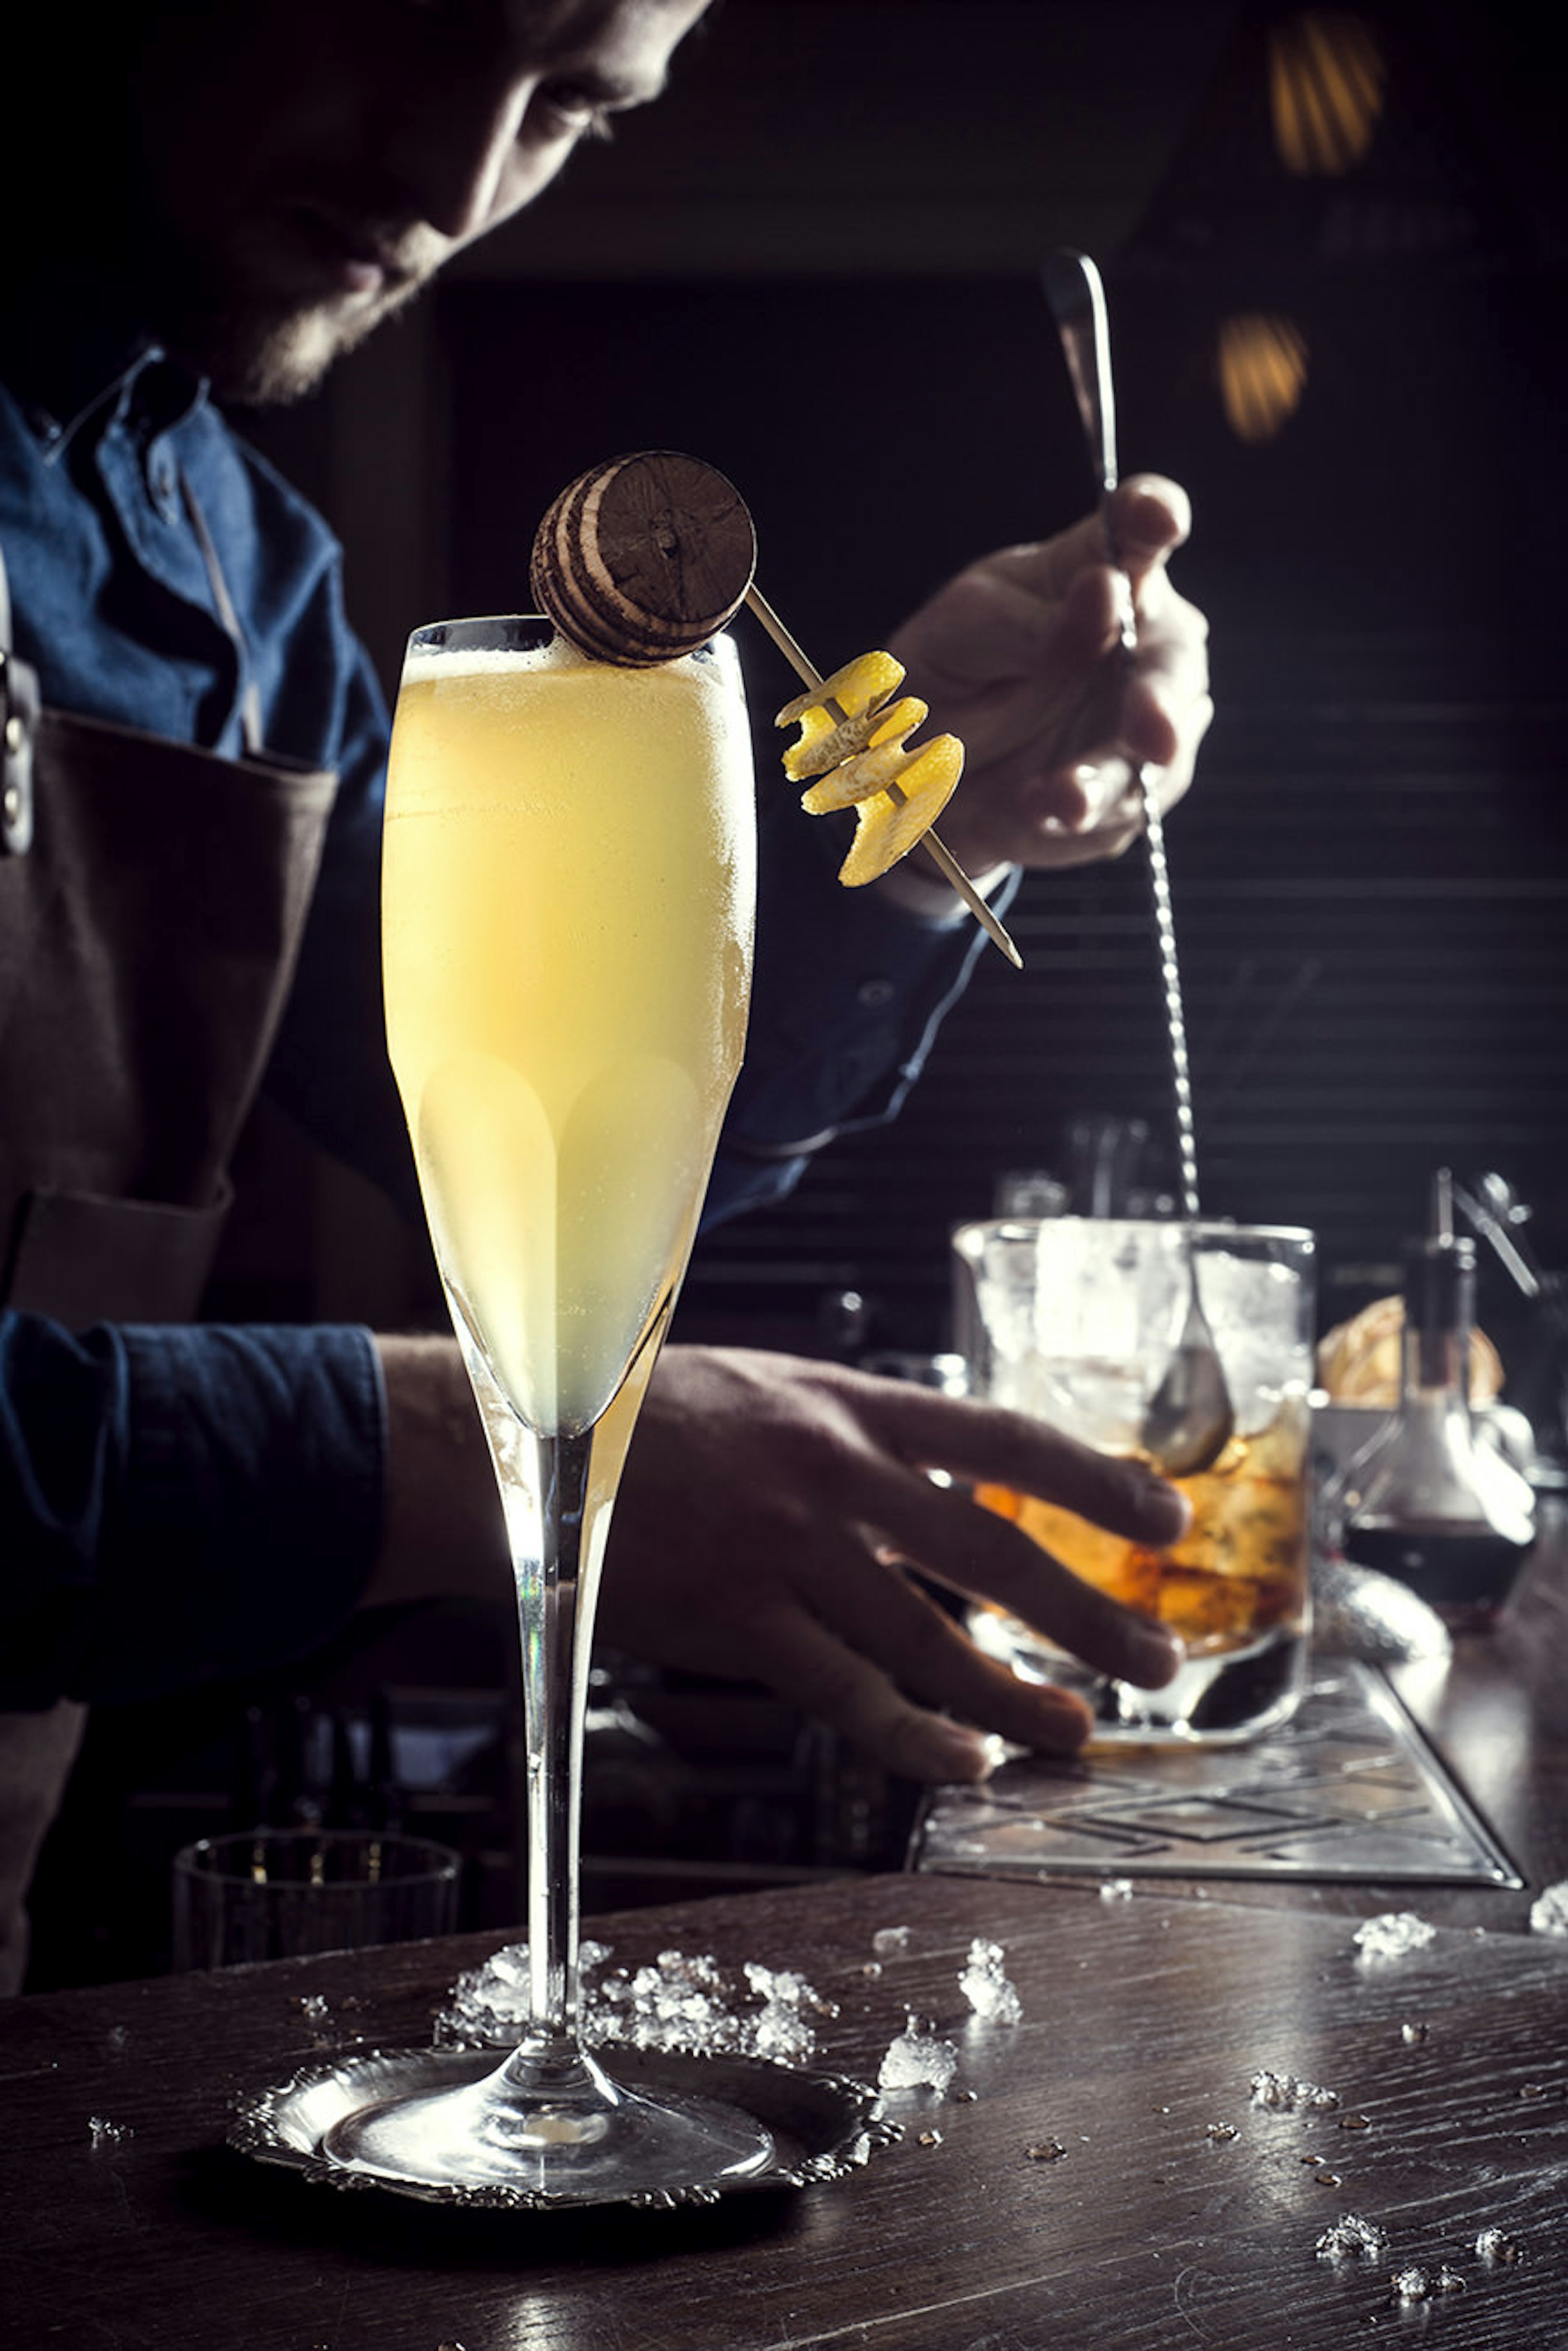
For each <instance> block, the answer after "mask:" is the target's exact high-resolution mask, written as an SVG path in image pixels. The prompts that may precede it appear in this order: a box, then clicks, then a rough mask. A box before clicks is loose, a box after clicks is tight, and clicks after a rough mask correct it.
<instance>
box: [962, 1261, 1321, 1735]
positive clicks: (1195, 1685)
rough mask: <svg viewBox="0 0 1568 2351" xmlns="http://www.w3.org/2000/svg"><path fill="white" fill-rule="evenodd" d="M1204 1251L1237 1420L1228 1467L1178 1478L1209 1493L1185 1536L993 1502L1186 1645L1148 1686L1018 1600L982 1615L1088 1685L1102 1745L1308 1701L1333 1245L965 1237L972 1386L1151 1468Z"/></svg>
mask: <svg viewBox="0 0 1568 2351" xmlns="http://www.w3.org/2000/svg"><path fill="white" fill-rule="evenodd" d="M1189 1249H1190V1251H1191V1259H1192V1267H1193V1269H1194V1270H1195V1272H1196V1279H1197V1282H1198V1288H1199V1297H1200V1299H1201V1301H1202V1306H1203V1310H1204V1313H1205V1316H1206V1319H1207V1321H1208V1323H1209V1326H1210V1332H1211V1333H1212V1336H1213V1340H1214V1344H1215V1347H1216V1349H1217V1351H1218V1353H1219V1356H1220V1364H1221V1367H1222V1369H1223V1372H1224V1374H1225V1383H1226V1386H1227V1388H1228V1389H1229V1392H1230V1397H1231V1405H1232V1407H1233V1410H1234V1415H1235V1427H1234V1433H1233V1434H1232V1435H1231V1437H1230V1440H1229V1442H1228V1443H1227V1444H1226V1445H1225V1446H1224V1447H1223V1449H1222V1450H1221V1452H1220V1454H1219V1456H1218V1458H1216V1459H1215V1460H1214V1461H1213V1462H1212V1463H1211V1464H1210V1466H1209V1467H1208V1468H1204V1469H1202V1470H1200V1471H1199V1473H1198V1474H1196V1475H1194V1476H1190V1477H1182V1478H1178V1479H1176V1481H1175V1482H1176V1483H1177V1484H1178V1485H1179V1487H1180V1488H1181V1489H1182V1491H1183V1492H1184V1493H1185V1494H1186V1495H1187V1496H1188V1498H1189V1500H1190V1502H1191V1504H1192V1524H1191V1527H1190V1528H1189V1531H1188V1532H1187V1534H1186V1535H1185V1536H1184V1537H1183V1538H1182V1540H1181V1541H1179V1542H1177V1543H1173V1544H1172V1545H1170V1547H1169V1548H1168V1549H1167V1550H1153V1549H1150V1548H1148V1547H1147V1546H1144V1545H1141V1544H1137V1543H1132V1542H1128V1541H1127V1540H1126V1539H1125V1538H1124V1537H1122V1536H1119V1535H1113V1534H1108V1533H1106V1531H1104V1529H1102V1528H1098V1527H1095V1526H1092V1525H1090V1524H1089V1523H1088V1522H1087V1521H1086V1520H1083V1519H1080V1518H1077V1517H1075V1515H1074V1513H1073V1512H1071V1511H1069V1510H1060V1509H1057V1508H1056V1507H1055V1506H1054V1505H1053V1504H1051V1503H1047V1502H1043V1501H1040V1500H1038V1499H1035V1498H1034V1497H1033V1496H1029V1495H1023V1494H1016V1493H1012V1492H1009V1491H1008V1490H1006V1489H1003V1488H1001V1487H985V1486H982V1487H981V1488H980V1489H979V1492H978V1497H977V1499H980V1500H981V1501H982V1502H984V1503H986V1504H987V1505H988V1506H989V1507H990V1508H991V1509H992V1510H997V1511H1000V1512H1001V1513H1002V1515H1004V1516H1005V1517H1007V1518H1010V1519H1012V1520H1016V1522H1017V1523H1018V1524H1019V1525H1020V1526H1022V1527H1023V1529H1024V1531H1025V1532H1027V1533H1028V1534H1030V1535H1032V1536H1033V1539H1034V1540H1035V1541H1036V1542H1038V1543H1039V1544H1041V1545H1042V1547H1043V1548H1044V1550H1046V1551H1048V1552H1051V1554H1052V1556H1053V1557H1054V1558H1055V1559H1057V1560H1059V1561H1060V1562H1062V1564H1063V1565H1064V1566H1065V1567H1068V1568H1070V1569H1071V1570H1072V1571H1073V1573H1075V1575H1079V1576H1082V1577H1083V1578H1084V1580H1085V1582H1086V1583H1093V1584H1094V1585H1096V1587H1097V1588H1098V1589H1099V1590H1101V1591H1103V1592H1107V1593H1110V1594H1111V1595H1112V1596H1113V1597H1114V1598H1115V1599H1117V1600H1120V1601H1124V1602H1125V1603H1126V1604H1127V1606H1129V1607H1132V1608H1137V1609H1141V1610H1142V1611H1144V1613H1145V1614H1147V1615H1150V1616H1153V1617H1155V1618H1157V1619H1158V1621H1159V1622H1160V1623H1161V1624H1163V1625H1167V1626H1168V1627H1169V1629H1170V1630H1171V1631H1172V1632H1174V1633H1177V1634H1179V1635H1180V1636H1181V1638H1182V1640H1183V1641H1184V1642H1185V1644H1186V1648H1187V1661H1186V1663H1185V1664H1184V1665H1183V1667H1181V1669H1180V1670H1179V1673H1178V1674H1177V1676H1176V1678H1175V1679H1174V1680H1173V1681H1171V1682H1169V1683H1168V1684H1167V1686H1166V1687H1164V1688H1163V1689H1158V1690H1144V1689H1135V1688H1134V1687H1131V1686H1130V1685H1129V1684H1127V1683H1125V1682H1119V1681H1116V1680H1113V1679H1111V1678H1110V1677H1106V1676H1105V1675H1100V1674H1096V1673H1094V1672H1092V1671H1091V1670H1090V1669H1089V1668H1087V1667H1085V1666H1083V1665H1082V1664H1081V1663H1080V1662H1079V1661H1078V1660H1077V1659H1076V1658H1074V1657H1072V1656H1068V1655H1067V1654H1066V1653H1065V1652H1064V1651H1062V1650H1059V1649H1057V1648H1056V1647H1054V1645H1053V1644H1052V1643H1051V1642H1050V1641H1048V1640H1047V1639H1046V1638H1045V1637H1044V1635H1041V1634H1040V1633H1038V1632H1036V1631H1035V1630H1034V1629H1033V1627H1031V1626H1028V1625H1021V1624H1020V1623H1018V1622H1017V1620H1016V1619H1014V1618H1012V1617H1010V1616H1008V1615H1006V1614H1004V1613H1003V1612H1002V1611H1001V1610H998V1609H993V1608H984V1607H980V1608H976V1609H975V1610H973V1611H972V1612H971V1631H972V1632H973V1634H974V1636H975V1639H976V1640H977V1642H978V1643H979V1644H980V1646H981V1647H982V1648H984V1649H986V1650H987V1652H988V1653H989V1654H990V1655H992V1656H998V1657H1001V1658H1002V1659H1003V1660H1004V1661H1005V1662H1006V1663H1007V1664H1009V1665H1011V1666H1012V1667H1013V1668H1014V1669H1015V1670H1016V1671H1018V1672H1020V1673H1023V1674H1026V1675H1032V1676H1033V1677H1036V1678H1039V1679H1047V1680H1050V1681H1053V1682H1057V1683H1060V1684H1063V1685H1064V1687H1068V1688H1072V1689H1076V1690H1077V1691H1079V1692H1080V1694H1081V1695H1082V1696H1083V1697H1084V1698H1085V1699H1086V1700H1087V1701H1088V1704H1089V1706H1090V1708H1091V1709H1092V1711H1093V1714H1094V1718H1095V1730H1094V1736H1095V1737H1096V1739H1100V1740H1119V1741H1130V1742H1139V1741H1141V1742H1145V1743H1148V1742H1159V1741H1175V1740H1180V1741H1184V1742H1198V1743H1201V1744H1208V1745H1222V1744H1232V1745H1233V1744H1237V1743H1240V1742H1241V1741H1242V1740H1248V1739H1252V1738H1256V1737H1257V1736H1258V1735H1259V1734H1260V1733H1262V1732H1263V1731H1265V1730H1268V1729H1272V1728H1273V1727H1274V1726H1275V1725H1276V1724H1278V1723H1281V1722H1282V1721H1284V1720H1285V1719H1287V1718H1288V1717H1289V1716H1290V1715H1291V1714H1292V1713H1293V1711H1294V1709H1295V1707H1296V1705H1297V1702H1298V1700H1299V1698H1300V1697H1301V1693H1302V1689H1303V1682H1304V1676H1305V1668H1306V1645H1307V1635H1308V1617H1309V1609H1310V1586H1309V1531H1310V1529H1309V1521H1310V1501H1311V1496H1310V1491H1309V1483H1308V1480H1309V1467H1310V1445H1309V1437H1310V1426H1311V1421H1310V1406H1309V1402H1308V1398H1309V1393H1310V1390H1311V1385H1312V1376H1313V1363H1312V1336H1313V1249H1314V1245H1313V1237H1312V1235H1311V1234H1310V1233H1308V1232H1304V1231H1300V1230H1296V1229H1293V1228H1284V1227H1254V1226H1245V1225H1230V1224H1203V1223H1200V1224H1197V1225H1189V1224H1187V1223H1185V1222H1183V1221H1179V1220H1176V1219H1171V1220H1169V1221H1164V1220H1149V1221H1147V1222H1144V1221H1137V1220H1134V1219H1127V1218H1117V1217H1018V1218H1012V1219H1005V1218H1004V1219H997V1220H992V1221H990V1222H987V1223H981V1224H971V1225H965V1226H963V1227H961V1228H960V1230H959V1231H958V1232H957V1233H956V1234H955V1235H954V1237H953V1250H954V1268H955V1298H956V1314H955V1321H956V1333H957V1343H958V1347H959V1350H960V1352H961V1353H962V1354H963V1355H965V1356H966V1358H967V1359H968V1362H969V1366H970V1382H971V1389H972V1392H973V1393H974V1394H975V1395H983V1396H988V1397H990V1398H991V1399H992V1401H993V1402H995V1403H998V1404H1004V1405H1012V1406H1013V1407H1014V1408H1015V1409H1017V1410H1019V1411H1021V1412H1027V1413H1032V1414H1034V1415H1036V1416H1038V1417H1039V1418H1040V1419H1042V1420H1046V1421H1049V1422H1050V1423H1051V1424H1052V1426H1054V1427H1056V1428H1060V1429H1062V1430H1063V1431H1064V1432H1065V1433H1066V1434H1067V1435H1068V1436H1070V1437H1079V1438H1081V1439H1083V1440H1084V1441H1085V1443H1087V1444H1090V1445H1093V1446H1096V1447H1098V1448H1099V1449H1100V1450H1101V1451H1102V1452H1106V1453H1114V1454H1118V1455H1124V1456H1141V1457H1142V1458H1145V1459H1153V1457H1152V1455H1151V1454H1150V1452H1149V1450H1148V1447H1147V1445H1146V1444H1145V1442H1144V1427H1145V1423H1146V1420H1147V1416H1148V1410H1149V1405H1150V1402H1151V1400H1152V1399H1153V1397H1154V1395H1155V1394H1156V1392H1157V1391H1158V1387H1159V1384H1160V1382H1161V1380H1162V1379H1163V1377H1164V1375H1165V1373H1166V1371H1167V1368H1168V1364H1169V1362H1170V1359H1171V1355H1172V1353H1173V1352H1174V1351H1175V1349H1176V1348H1177V1346H1178V1344H1179V1342H1180V1338H1181V1332H1182V1328H1183V1323H1184V1319H1185V1316H1186V1313H1187V1311H1188V1306H1189V1299H1190V1290H1191V1281H1192V1279H1193V1273H1192V1271H1189V1263H1188V1251H1189ZM1153 1466H1154V1467H1155V1468H1161V1466H1162V1465H1161V1464H1160V1463H1159V1462H1158V1460H1154V1461H1153Z"/></svg>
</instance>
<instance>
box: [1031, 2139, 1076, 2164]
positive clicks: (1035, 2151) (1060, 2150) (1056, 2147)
mask: <svg viewBox="0 0 1568 2351" xmlns="http://www.w3.org/2000/svg"><path fill="white" fill-rule="evenodd" d="M1023 2152H1024V2154H1025V2155H1026V2156H1027V2157H1028V2158H1029V2160H1030V2162H1031V2163H1060V2162H1061V2160H1062V2158H1063V2157H1064V2155H1065V2154H1066V2152H1067V2150H1066V2148H1065V2147H1064V2146H1063V2144H1062V2142H1061V2140H1060V2139H1059V2138H1040V2139H1036V2140H1035V2142H1034V2144H1033V2147H1025V2148H1024V2150H1023Z"/></svg>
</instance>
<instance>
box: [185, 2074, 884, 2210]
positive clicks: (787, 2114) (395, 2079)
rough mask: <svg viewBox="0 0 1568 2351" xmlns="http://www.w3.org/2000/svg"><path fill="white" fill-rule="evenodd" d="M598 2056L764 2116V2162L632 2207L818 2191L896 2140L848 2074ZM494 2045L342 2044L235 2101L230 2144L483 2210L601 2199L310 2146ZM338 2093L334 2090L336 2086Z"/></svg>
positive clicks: (340, 2178) (364, 2185)
mask: <svg viewBox="0 0 1568 2351" xmlns="http://www.w3.org/2000/svg"><path fill="white" fill-rule="evenodd" d="M594 2053H595V2055H596V2057H598V2058H599V2059H600V2060H601V2061H602V2062H604V2063H605V2064H607V2067H608V2068H609V2070H610V2071H611V2072H613V2074H615V2076H616V2078H617V2079H618V2080H619V2081H623V2082H625V2083H626V2084H627V2085H628V2087H631V2088H643V2087H648V2088H652V2089H659V2088H665V2089H670V2090H677V2091H679V2090H685V2091H687V2092H690V2093H691V2094H693V2095H701V2096H704V2097H711V2098H717V2099H719V2100H720V2101H721V2102H722V2103H728V2104H730V2105H740V2106H742V2108H743V2109H744V2110H745V2111H746V2112H747V2113H749V2114H751V2115H753V2116H755V2117H756V2118H757V2119H758V2120H759V2121H760V2122H763V2123H764V2124H766V2126H768V2128H769V2129H770V2130H771V2131H772V2132H773V2133H774V2139H775V2142H776V2143H777V2150H778V2159H777V2160H776V2161H775V2162H774V2164H773V2165H771V2166H770V2167H769V2168H768V2169H767V2170H765V2171H760V2172H755V2173H753V2174H752V2175H750V2176H749V2177H748V2178H745V2179H737V2180H735V2181H733V2182H732V2183H727V2184H726V2185H724V2186H723V2187H722V2188H715V2187H711V2186H700V2187H693V2188H689V2189H654V2190H651V2191H649V2192H648V2193H646V2194H642V2195H637V2196H628V2197H624V2198H618V2199H614V2200H615V2201H616V2202H617V2203H618V2204H619V2205H621V2206H623V2207H624V2208H626V2209H628V2210H640V2211H670V2210H675V2209H677V2208H679V2207H682V2206H685V2207H691V2206H693V2205H708V2204H714V2203H717V2202H718V2201H719V2199H720V2198H721V2196H723V2197H730V2196H733V2195H739V2194H742V2193H744V2194H747V2195H753V2196H754V2195H758V2194H766V2193H768V2192H770V2191H772V2192H777V2191H778V2190H780V2189H794V2188H814V2187H818V2186H822V2185H825V2184H827V2183H830V2182H832V2181H835V2180H839V2179H846V2178H847V2177H848V2176H849V2174H850V2173H851V2172H853V2171H857V2170H859V2169H860V2168H861V2167H862V2166H863V2165H865V2164H866V2163H867V2162H868V2161H869V2160H870V2158H871V2157H872V2156H873V2155H875V2154H877V2153H879V2152H880V2151H881V2150H882V2149H883V2148H884V2147H891V2146H892V2145H893V2144H894V2143H895V2142H896V2141H897V2140H898V2139H899V2138H901V2137H903V2126H902V2125H901V2124H899V2123H898V2122H896V2121H894V2120H893V2119H892V2118H891V2117H890V2116H886V2115H884V2114H881V2113H880V2112H879V2111H878V2107H879V2104H880V2100H879V2095H878V2093H877V2091H876V2090H875V2089H873V2088H872V2087H871V2086H870V2085H869V2084H867V2083H865V2082H859V2081H857V2080H855V2079H854V2078H853V2077H852V2076H850V2075H848V2074H826V2073H817V2072H815V2071H814V2070H807V2069H805V2068H801V2067H797V2066H791V2065H786V2064H779V2063H777V2062H775V2061H774V2060H772V2059H769V2058H763V2057H734V2056H730V2055H728V2054H723V2053H721V2054H718V2055H713V2054H710V2053H707V2052H704V2051H701V2050H698V2049H691V2048H680V2049H658V2050H649V2049H639V2048H636V2047H634V2046H631V2045H630V2044H628V2043H595V2047H594ZM503 2054H504V2053H503V2052H502V2051H500V2050H498V2049H494V2048H475V2047H472V2046H469V2047H463V2048H435V2047H431V2048H422V2049H379V2048H364V2047H356V2048H352V2049H344V2050H338V2051H336V2052H334V2053H328V2054H326V2055H323V2056H321V2057H318V2058H314V2059H312V2060H310V2061H309V2062H308V2063H307V2064H304V2065H301V2066H300V2067H299V2068H298V2069H297V2070H296V2072H295V2073H293V2074H290V2075H289V2077H288V2079H287V2080H286V2081H285V2082H279V2083H275V2084H273V2085H270V2086H269V2087H267V2088H266V2089H264V2090H254V2091H247V2092H245V2093H244V2094H243V2095H241V2096H240V2097H238V2098H237V2099H236V2100H235V2103H234V2121H233V2123H232V2125H231V2126H230V2129H229V2132H228V2143H229V2145H230V2146H231V2147H234V2148H235V2149H236V2150H237V2151H238V2152H239V2153H240V2154H241V2155H244V2156H249V2157H251V2158H253V2159H254V2160H255V2161H256V2162H259V2163H268V2164H275V2165H278V2166H280V2167H282V2168H286V2169H288V2170H292V2171H295V2172H297V2173H298V2175H299V2176H300V2178H301V2179H305V2180H306V2181H307V2182H308V2183H309V2184H310V2185H311V2186H312V2187H326V2188H337V2189H354V2190H357V2191H358V2190H364V2189H379V2190H380V2191H381V2192H382V2193H384V2194H387V2195H393V2196H402V2197H409V2198H412V2199H415V2200H416V2201H418V2202H421V2203H427V2204H449V2205H459V2206H462V2207H464V2208H469V2209H477V2210H489V2211H510V2212H524V2211H527V2212H537V2211H556V2212H559V2211H585V2210H590V2209H592V2208H593V2207H594V2206H595V2205H596V2204H601V2203H602V2200H603V2199H594V2198H589V2197H583V2196H561V2195H551V2194H549V2193H547V2192H545V2191H543V2190H539V2189H514V2188H505V2187H478V2188H459V2187H440V2186H433V2185H431V2184H430V2183H428V2182H425V2181H422V2180H397V2179H388V2178H386V2177H385V2176H384V2175H383V2174H380V2173H373V2172H369V2171H358V2170H355V2169H354V2168H351V2167H350V2166H348V2165H347V2164H343V2163H338V2162H335V2161H333V2160H332V2159H331V2158H328V2157H326V2156H323V2155H322V2154H320V2153H319V2152H318V2150H319V2147H320V2142H321V2139H322V2137H324V2136H325V2134H326V2132H327V2131H328V2130H329V2129H330V2128H331V2127H332V2126H333V2124H335V2123H337V2122H338V2121H340V2120H341V2119H342V2117H343V2116H345V2115H347V2114H351V2113H352V2112H354V2110H355V2108H356V2107H357V2106H358V2105H368V2104H369V2103H371V2101H372V2099H379V2098H384V2097H388V2096H394V2095H399V2094H400V2093H401V2092H404V2091H409V2090H418V2089H423V2088H436V2087H440V2086H441V2085H444V2084H446V2083H455V2082H461V2081H462V2080H465V2079H469V2078H472V2076H473V2075H475V2074H482V2073H483V2072H484V2071H486V2070H487V2069H488V2068H490V2067H492V2066H493V2065H495V2064H498V2063H499V2062H500V2059H501V2057H502V2055H503ZM335 2094H336V2095H335Z"/></svg>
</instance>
